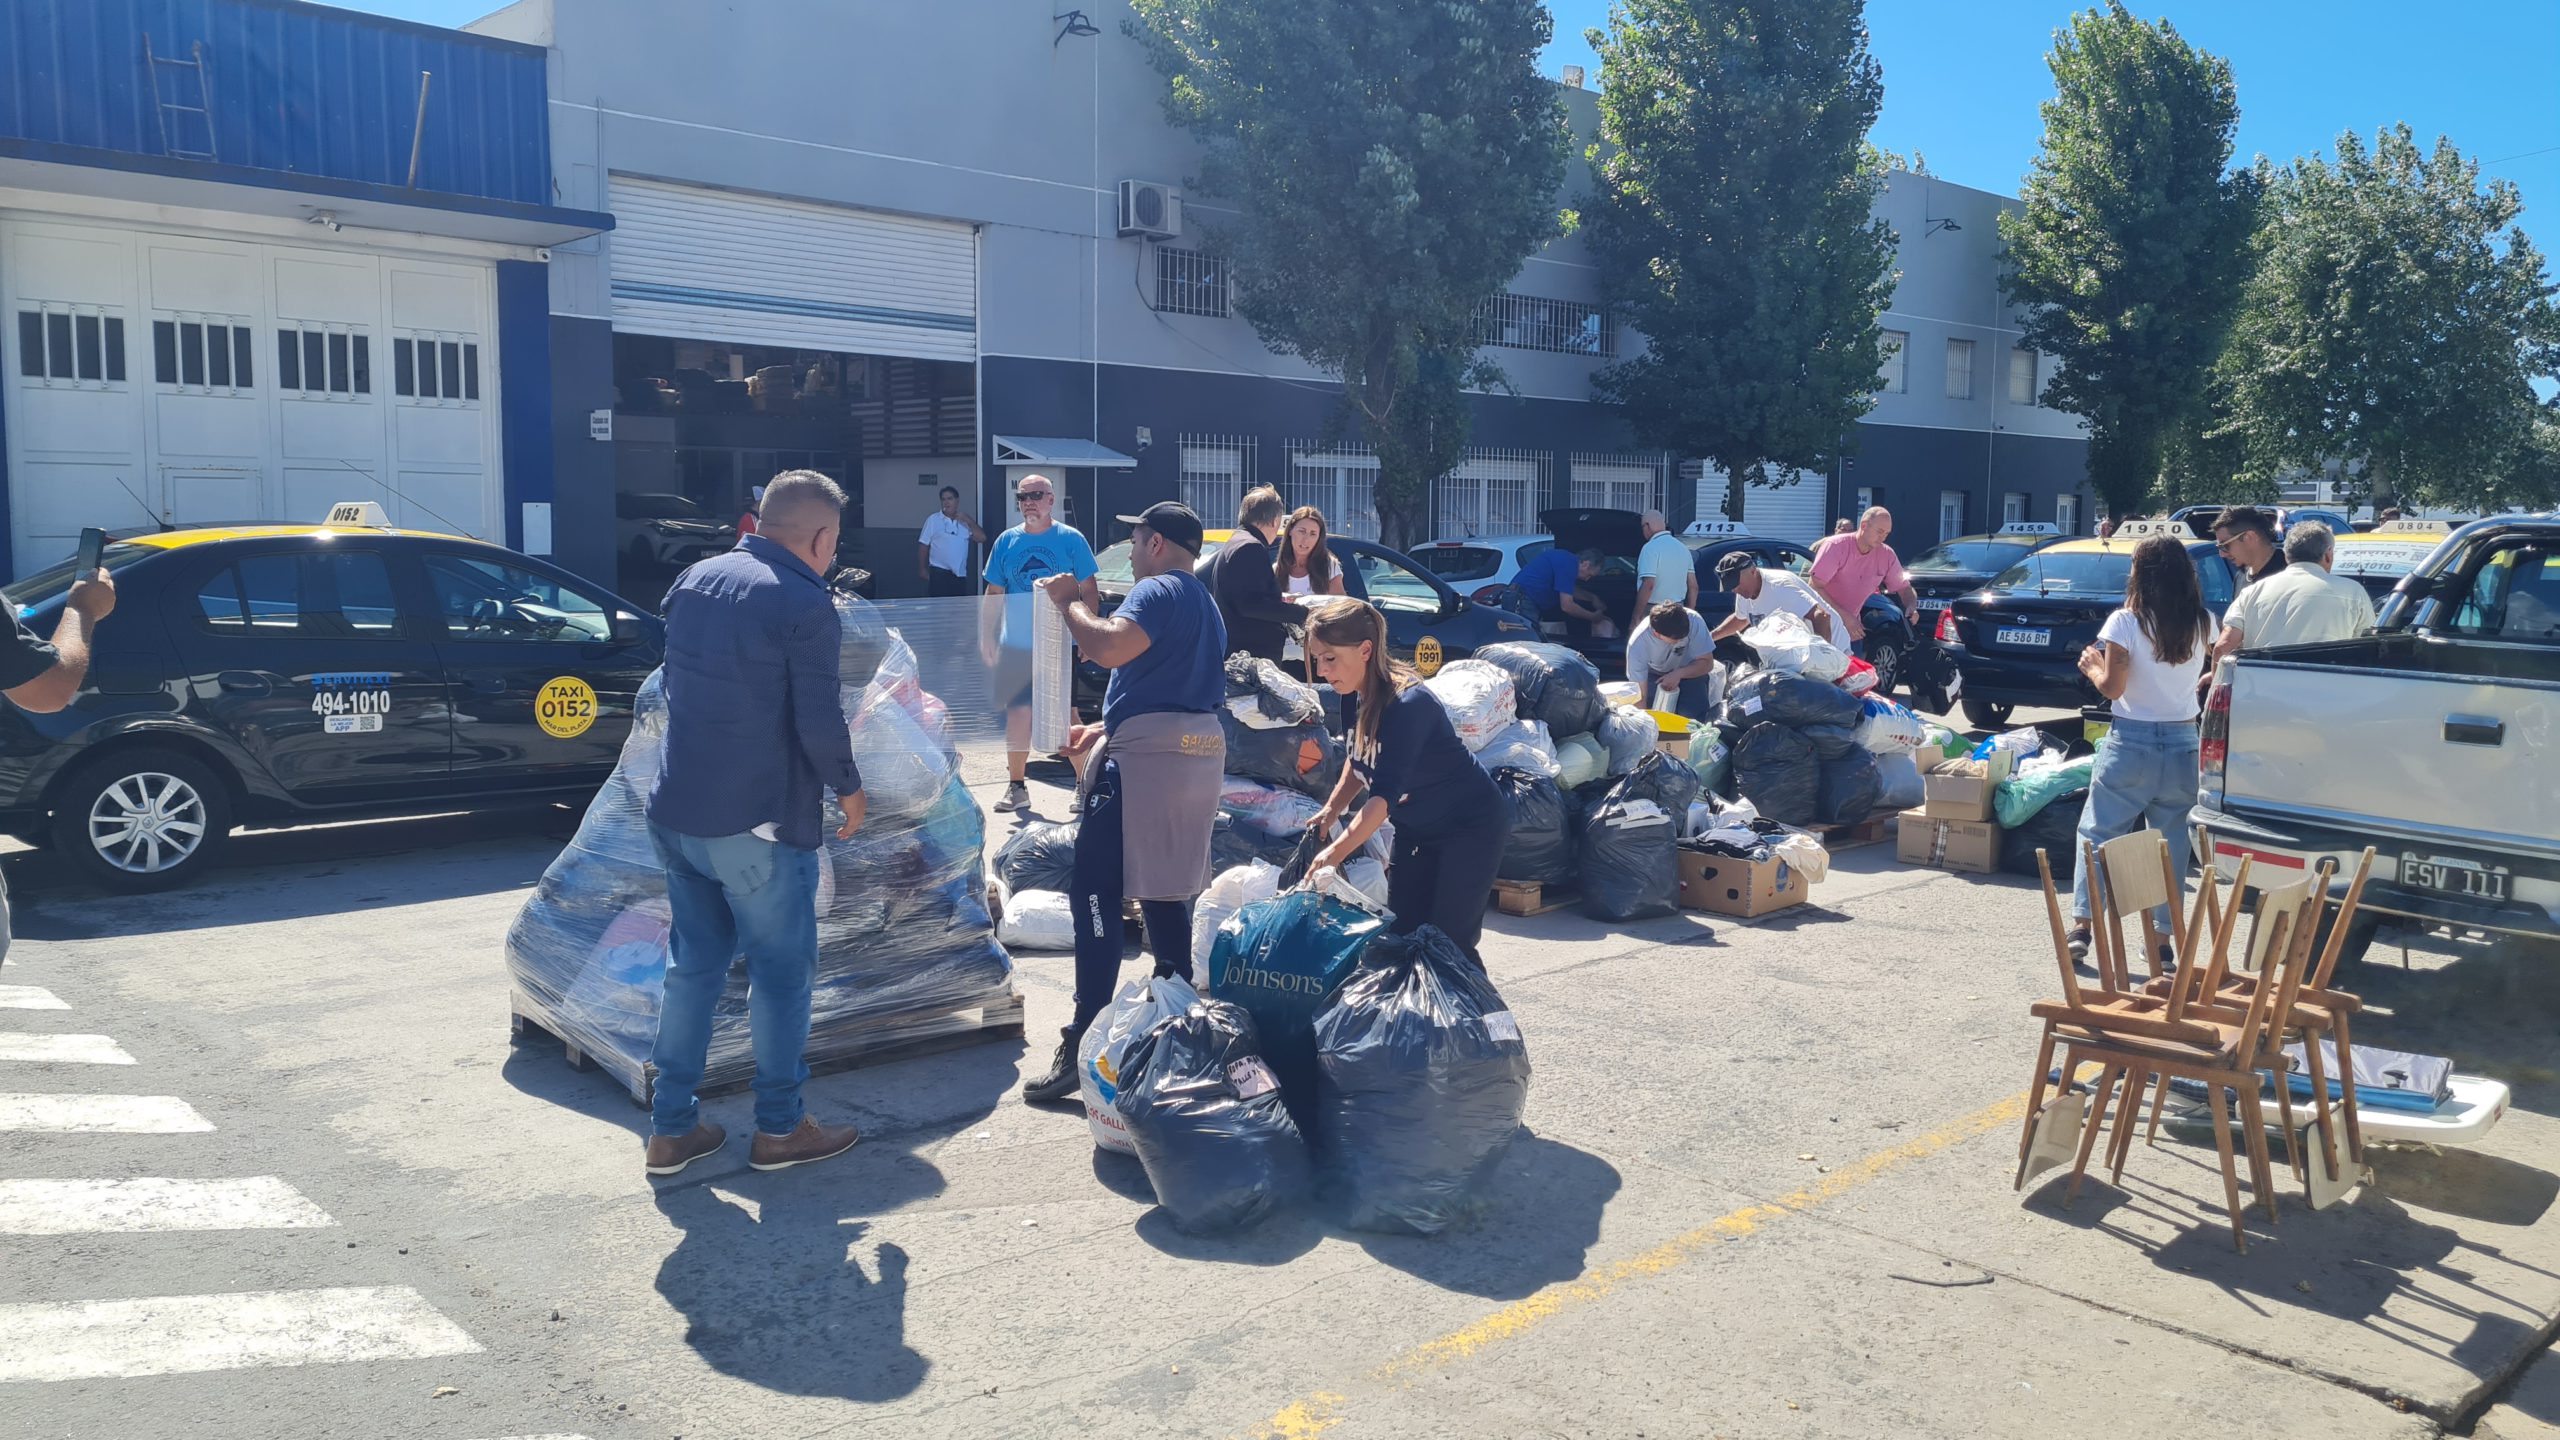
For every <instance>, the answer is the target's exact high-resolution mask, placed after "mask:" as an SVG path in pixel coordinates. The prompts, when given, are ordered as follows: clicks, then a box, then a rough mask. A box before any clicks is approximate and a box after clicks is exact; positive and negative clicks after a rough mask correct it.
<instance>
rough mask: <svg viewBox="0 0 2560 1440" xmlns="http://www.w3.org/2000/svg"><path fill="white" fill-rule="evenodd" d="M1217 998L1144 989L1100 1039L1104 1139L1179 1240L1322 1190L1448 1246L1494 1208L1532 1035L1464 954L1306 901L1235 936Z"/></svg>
mask: <svg viewBox="0 0 2560 1440" xmlns="http://www.w3.org/2000/svg"><path fill="white" fill-rule="evenodd" d="M1215 950H1216V958H1215V959H1214V960H1213V962H1212V966H1211V968H1212V972H1213V977H1214V978H1213V979H1212V980H1211V982H1210V987H1209V988H1210V994H1209V995H1208V996H1206V997H1204V996H1203V995H1202V994H1201V993H1200V992H1199V991H1198V990H1197V989H1195V988H1194V987H1193V986H1192V985H1190V984H1187V983H1185V982H1184V981H1182V980H1180V979H1173V978H1164V977H1151V978H1148V979H1145V980H1136V981H1131V982H1130V983H1129V984H1127V985H1125V986H1123V987H1122V989H1121V990H1120V993H1119V994H1118V995H1117V996H1115V997H1114V998H1113V1001H1112V1003H1111V1006H1110V1008H1109V1009H1108V1010H1106V1011H1105V1013H1104V1014H1103V1015H1102V1016H1101V1017H1100V1018H1098V1019H1097V1020H1096V1021H1095V1023H1094V1025H1093V1026H1092V1027H1091V1028H1090V1029H1089V1030H1088V1031H1087V1032H1086V1034H1085V1038H1084V1041H1083V1043H1082V1045H1081V1046H1080V1047H1079V1051H1078V1057H1077V1058H1078V1066H1077V1070H1078V1079H1079V1084H1080V1087H1081V1089H1082V1093H1083V1097H1084V1102H1085V1113H1086V1117H1087V1119H1088V1121H1089V1122H1090V1124H1091V1127H1092V1132H1093V1136H1094V1141H1095V1144H1096V1145H1098V1146H1100V1147H1101V1148H1104V1149H1108V1150H1114V1151H1118V1152H1120V1153H1123V1154H1131V1155H1134V1156H1136V1157H1137V1160H1138V1163H1139V1164H1140V1165H1141V1166H1142V1167H1143V1168H1144V1169H1145V1171H1146V1174H1147V1182H1148V1184H1149V1185H1151V1186H1152V1187H1153V1188H1154V1190H1155V1194H1156V1202H1157V1204H1158V1205H1160V1206H1161V1207H1162V1208H1163V1210H1164V1212H1165V1215H1166V1217H1167V1218H1168V1219H1169V1220H1170V1221H1171V1222H1172V1223H1173V1224H1174V1226H1175V1227H1176V1228H1178V1229H1181V1230H1183V1231H1186V1232H1189V1233H1195V1234H1199V1233H1212V1232H1217V1231H1225V1230H1233V1229H1237V1228H1239V1227H1242V1226H1247V1225H1251V1224H1255V1223H1257V1222H1259V1221H1261V1220H1262V1219H1264V1218H1266V1217H1268V1216H1270V1215H1271V1214H1273V1213H1275V1212H1277V1211H1279V1210H1282V1209H1284V1208H1286V1207H1288V1206H1290V1205H1292V1204H1294V1203H1296V1202H1298V1201H1299V1200H1300V1199H1302V1198H1304V1197H1306V1196H1308V1195H1309V1194H1311V1193H1316V1192H1317V1191H1319V1190H1320V1191H1321V1192H1322V1193H1323V1194H1324V1195H1325V1196H1326V1197H1327V1198H1328V1199H1329V1201H1330V1203H1331V1205H1332V1208H1333V1209H1334V1210H1335V1211H1336V1212H1337V1214H1338V1215H1339V1216H1340V1218H1341V1219H1342V1220H1343V1221H1344V1223H1346V1224H1347V1225H1349V1226H1351V1227H1353V1228H1356V1229H1363V1230H1377V1231H1386V1232H1391V1233H1403V1234H1417V1235H1435V1234H1438V1233H1439V1232H1441V1231H1442V1230H1445V1229H1447V1228H1448V1227H1449V1226H1450V1225H1452V1224H1455V1223H1458V1222H1459V1221H1461V1220H1463V1219H1464V1218H1466V1217H1467V1216H1468V1215H1469V1214H1470V1213H1472V1212H1473V1210H1474V1209H1475V1208H1476V1207H1477V1206H1478V1205H1480V1204H1481V1203H1482V1192H1483V1190H1484V1188H1485V1185H1486V1183H1487V1181H1488V1180H1489V1178H1490V1177H1491V1174H1492V1172H1493V1170H1494V1168H1495V1167H1496V1166H1497V1165H1498V1164H1499V1162H1500V1160H1501V1158H1502V1155H1503V1153H1504V1151H1505V1150H1506V1149H1507V1148H1508V1147H1509V1145H1510V1143H1511V1140H1512V1137H1513V1135H1514V1134H1515V1133H1517V1131H1518V1130H1519V1127H1520V1118H1521V1115H1522V1113H1523V1112H1524V1111H1525V1109H1526V1107H1527V1104H1528V1094H1529V1055H1528V1049H1527V1046H1526V1045H1525V1043H1524V1042H1523V1041H1522V1039H1521V1034H1520V1026H1519V1023H1518V1022H1517V1020H1516V1019H1514V1017H1513V1016H1512V1014H1511V1010H1510V1007H1509V1006H1508V1005H1506V1004H1505V1003H1504V1002H1503V999H1502V997H1501V995H1500V994H1499V993H1498V992H1496V991H1495V989H1494V988H1493V985H1492V983H1491V982H1490V981H1489V980H1488V979H1486V977H1485V974H1484V972H1483V970H1482V969H1481V968H1479V967H1478V966H1477V965H1476V964H1475V962H1473V961H1471V960H1469V959H1468V958H1467V956H1466V954H1465V952H1464V951H1462V950H1460V949H1459V948H1458V946H1457V944H1456V942H1454V941H1452V940H1451V939H1450V938H1449V937H1448V936H1446V935H1444V934H1442V933H1441V932H1440V931H1439V930H1437V929H1435V928H1433V927H1431V926H1423V927H1421V928H1420V929H1418V930H1416V931H1415V932H1413V933H1411V934H1407V935H1393V934H1388V933H1386V931H1385V930H1384V928H1383V925H1382V923H1381V920H1380V917H1378V916H1377V915H1375V914H1374V913H1371V912H1368V911H1365V910H1364V909H1362V908H1361V907H1359V906H1356V905H1348V904H1345V903H1344V902H1342V901H1340V900H1338V899H1335V898H1332V897H1328V896H1324V895H1319V894H1315V893H1312V892H1310V891H1303V890H1302V891H1292V892H1289V893H1287V894H1281V895H1275V896H1271V897H1268V898H1264V899H1260V900H1255V901H1251V902H1249V903H1247V904H1246V905H1245V906H1244V907H1243V908H1242V909H1241V910H1239V911H1238V912H1237V913H1236V914H1235V916H1233V917H1232V919H1231V920H1230V921H1229V923H1227V924H1225V925H1223V926H1221V927H1220V930H1219V933H1218V939H1217V942H1216V946H1215Z"/></svg>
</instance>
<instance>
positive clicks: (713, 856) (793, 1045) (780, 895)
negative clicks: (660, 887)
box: [649, 825, 818, 1135]
mask: <svg viewBox="0 0 2560 1440" xmlns="http://www.w3.org/2000/svg"><path fill="white" fill-rule="evenodd" d="M649 839H650V841H651V842H652V843H653V844H655V845H656V846H657V850H658V860H659V863H661V864H663V865H664V866H666V870H667V902H668V905H669V908H671V909H672V910H673V911H674V913H675V929H674V933H673V935H671V936H670V937H669V946H668V949H669V958H668V961H667V985H666V998H665V999H664V1000H663V1001H661V1002H660V1004H659V1007H658V1043H657V1046H656V1047H655V1048H654V1049H653V1050H652V1051H651V1052H650V1056H649V1058H650V1061H651V1063H652V1064H654V1065H655V1066H656V1067H657V1072H658V1074H657V1082H656V1093H655V1095H654V1097H653V1098H652V1100H651V1103H650V1108H649V1128H650V1130H651V1131H652V1132H653V1133H655V1134H659V1135H682V1134H685V1133H686V1132H688V1131H690V1130H692V1129H693V1127H694V1124H695V1122H696V1121H698V1120H699V1119H700V1118H701V1111H702V1106H701V1101H700V1100H699V1098H698V1097H697V1096H696V1095H695V1093H694V1092H695V1091H696V1090H698V1089H699V1088H701V1085H702V1068H703V1064H704V1062H705V1060H706V1059H707V1057H708V1056H709V1054H710V1051H711V1012H712V1009H713V1007H714V1006H716V1005H718V1004H719V1002H720V991H721V989H722V988H723V987H724V986H726V985H727V984H728V983H729V966H730V964H731V962H732V961H734V960H735V959H736V958H737V957H738V955H739V953H740V952H741V951H743V952H744V953H745V955H746V957H747V1018H748V1020H749V1022H750V1028H751V1034H752V1036H753V1039H754V1043H755V1053H756V1087H755V1088H756V1128H757V1129H758V1130H761V1131H763V1132H764V1133H765V1134H767V1135H788V1134H790V1133H791V1132H792V1131H794V1130H797V1129H799V1128H800V1114H801V1107H800V1085H801V1082H802V1081H805V1080H807V1079H808V1078H809V1066H808V1063H807V1061H806V1060H804V1059H803V1058H802V1056H803V1053H804V1052H805V1051H807V1049H808V1048H809V986H810V983H811V980H812V979H813V978H814V976H815V975H816V973H817V968H818V855H817V852H816V851H814V850H801V849H798V848H795V847H793V846H790V845H783V844H779V843H777V842H775V841H771V840H759V839H757V838H756V837H755V836H753V835H746V834H740V835H722V836H719V837H717V838H716V839H708V840H706V839H704V838H703V837H701V836H699V835H679V834H677V833H676V832H675V831H673V830H669V829H667V828H666V827H665V826H663V825H651V826H650V827H649Z"/></svg>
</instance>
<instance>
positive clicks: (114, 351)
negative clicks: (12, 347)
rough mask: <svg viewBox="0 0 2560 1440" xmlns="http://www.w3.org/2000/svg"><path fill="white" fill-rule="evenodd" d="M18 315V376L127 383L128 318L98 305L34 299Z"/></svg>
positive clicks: (71, 384)
mask: <svg viewBox="0 0 2560 1440" xmlns="http://www.w3.org/2000/svg"><path fill="white" fill-rule="evenodd" d="M26 304H27V308H25V309H22V310H20V311H19V312H18V374H19V375H20V376H22V377H24V378H25V379H29V380H33V381H36V382H38V383H39V384H46V385H50V384H52V383H53V382H56V381H59V382H62V384H64V385H65V386H68V387H73V388H76V387H79V386H81V385H97V386H100V387H104V386H108V385H121V384H123V383H124V378H125V377H124V316H123V314H122V313H121V312H119V311H113V310H110V309H108V308H106V307H104V306H100V305H84V304H71V303H68V302H53V301H41V300H30V301H28V302H26Z"/></svg>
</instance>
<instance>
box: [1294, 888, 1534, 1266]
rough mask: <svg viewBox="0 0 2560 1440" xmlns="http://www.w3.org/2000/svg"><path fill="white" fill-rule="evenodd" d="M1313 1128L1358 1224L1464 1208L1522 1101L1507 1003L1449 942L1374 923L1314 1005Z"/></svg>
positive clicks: (1434, 933)
mask: <svg viewBox="0 0 2560 1440" xmlns="http://www.w3.org/2000/svg"><path fill="white" fill-rule="evenodd" d="M1316 1063H1317V1066H1318V1070H1319V1079H1318V1085H1317V1097H1318V1099H1317V1109H1318V1114H1319V1116H1320V1117H1321V1118H1320V1119H1319V1121H1318V1126H1319V1131H1320V1133H1321V1134H1322V1136H1323V1139H1324V1145H1325V1151H1326V1154H1327V1156H1328V1158H1329V1159H1330V1161H1331V1164H1332V1178H1333V1180H1334V1181H1335V1183H1336V1186H1337V1193H1338V1198H1339V1199H1340V1201H1341V1203H1342V1207H1343V1210H1344V1215H1343V1223H1344V1224H1346V1225H1349V1226H1350V1227H1351V1228H1353V1229H1355V1230H1384V1231H1389V1232H1396V1233H1412V1234H1416V1235H1437V1234H1439V1233H1440V1232H1441V1231H1442V1230H1445V1229H1447V1228H1448V1227H1449V1226H1450V1225H1452V1224H1454V1223H1456V1222H1457V1221H1459V1220H1461V1219H1463V1218H1465V1216H1466V1215H1467V1214H1468V1212H1469V1211H1470V1210H1471V1209H1472V1208H1473V1207H1474V1205H1475V1203H1476V1191H1477V1190H1478V1189H1479V1188H1480V1187H1481V1186H1482V1184H1483V1182H1484V1180H1485V1178H1486V1177H1487V1176H1488V1175H1490V1174H1491V1173H1492V1171H1493V1167H1494V1166H1495V1165H1496V1164H1498V1163H1500V1161H1501V1159H1502V1152H1503V1151H1504V1150H1505V1149H1506V1148H1508V1147H1509V1146H1510V1144H1511V1137H1512V1136H1513V1134H1515V1133H1516V1132H1517V1131H1518V1130H1519V1128H1520V1115H1521V1112H1522V1111H1523V1110H1524V1109H1526V1108H1527V1106H1528V1103H1529V1051H1528V1047H1527V1046H1526V1045H1524V1044H1523V1043H1522V1042H1521V1039H1520V1027H1519V1025H1518V1024H1517V1023H1516V1022H1515V1021H1514V1020H1513V1019H1512V1017H1511V1011H1510V1007H1508V1006H1506V1005H1505V1004H1503V1002H1502V996H1501V995H1499V994H1497V993H1496V992H1495V991H1494V988H1493V984H1492V982H1491V981H1489V980H1487V979H1486V978H1485V974H1484V972H1483V971H1482V970H1480V969H1478V968H1477V967H1476V965H1475V964H1474V962H1472V961H1470V960H1468V959H1467V957H1466V953H1465V952H1464V951H1462V950H1460V949H1459V948H1458V946H1457V942H1455V941H1453V940H1451V939H1450V938H1449V937H1448V936H1447V935H1444V934H1442V933H1441V932H1440V930H1439V929H1438V927H1436V926H1431V925H1425V926H1423V927H1422V928H1420V929H1418V930H1416V931H1414V932H1413V933H1412V934H1410V935H1380V936H1378V937H1376V938H1375V939H1372V940H1371V941H1370V942H1369V946H1368V949H1366V950H1365V951H1363V952H1362V953H1361V956H1360V965H1359V968H1358V969H1356V970H1354V971H1353V972H1352V973H1351V978H1349V979H1347V980H1345V981H1343V982H1342V988H1341V989H1340V990H1337V991H1336V992H1334V996H1333V999H1332V1001H1331V1002H1330V1003H1329V1004H1327V1005H1326V1006H1325V1008H1324V1013H1322V1014H1320V1015H1318V1016H1317V1017H1316Z"/></svg>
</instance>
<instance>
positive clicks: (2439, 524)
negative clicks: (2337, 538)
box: [2342, 520, 2453, 538]
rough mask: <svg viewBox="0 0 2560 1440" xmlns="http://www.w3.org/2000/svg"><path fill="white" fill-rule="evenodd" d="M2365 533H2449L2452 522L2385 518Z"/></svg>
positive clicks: (2451, 531)
mask: <svg viewBox="0 0 2560 1440" xmlns="http://www.w3.org/2000/svg"><path fill="white" fill-rule="evenodd" d="M2365 533H2366V534H2368V535H2450V534H2452V533H2453V522H2452V521H2450V520H2385V521H2383V522H2382V523H2381V524H2379V525H2376V526H2374V527H2373V528H2372V529H2371V530H2368V531H2366V532H2365ZM2342 538H2343V537H2342Z"/></svg>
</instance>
